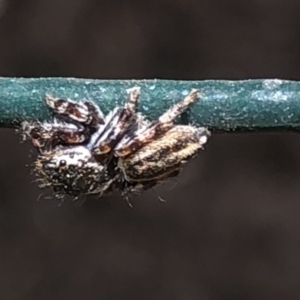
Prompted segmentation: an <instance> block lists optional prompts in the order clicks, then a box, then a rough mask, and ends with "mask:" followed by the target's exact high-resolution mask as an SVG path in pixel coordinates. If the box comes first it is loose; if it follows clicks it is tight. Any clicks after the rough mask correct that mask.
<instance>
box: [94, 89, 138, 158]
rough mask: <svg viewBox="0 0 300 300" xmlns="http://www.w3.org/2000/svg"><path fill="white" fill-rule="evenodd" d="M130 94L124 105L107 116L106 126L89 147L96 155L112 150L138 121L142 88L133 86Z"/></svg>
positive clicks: (129, 91) (128, 91)
mask: <svg viewBox="0 0 300 300" xmlns="http://www.w3.org/2000/svg"><path fill="white" fill-rule="evenodd" d="M127 93H128V96H127V100H126V102H125V104H124V106H123V107H116V108H115V109H114V110H113V111H112V112H111V113H109V114H108V115H107V116H106V118H105V126H104V127H103V128H102V129H101V130H99V131H98V133H97V134H95V135H94V136H93V137H92V139H91V141H90V143H89V147H91V148H92V149H93V153H94V154H95V155H96V156H102V155H105V154H107V153H109V152H111V151H112V150H113V149H114V148H115V147H116V145H117V144H118V143H119V142H120V140H121V139H122V138H123V137H124V134H125V133H126V132H127V130H128V129H129V128H130V127H131V126H133V125H135V123H136V118H137V114H136V106H137V103H138V99H139V95H140V88H139V87H133V88H130V89H128V90H127Z"/></svg>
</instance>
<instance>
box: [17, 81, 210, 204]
mask: <svg viewBox="0 0 300 300" xmlns="http://www.w3.org/2000/svg"><path fill="white" fill-rule="evenodd" d="M139 95H140V88H139V87H133V88H130V89H128V90H127V99H126V101H125V103H124V106H123V107H116V108H115V109H113V110H112V111H111V112H109V113H108V115H107V116H104V115H103V113H102V112H101V110H100V108H99V107H98V106H97V105H96V104H95V103H93V102H91V101H80V102H76V101H73V100H71V99H61V98H54V97H52V96H51V95H48V94H47V95H46V97H45V103H46V105H47V106H48V107H49V108H50V109H51V110H52V111H53V113H54V115H55V118H54V120H53V121H51V122H38V121H30V122H27V121H26V122H23V123H22V128H21V131H22V133H23V137H24V139H30V140H31V141H32V143H33V145H34V147H35V148H37V150H38V158H37V160H36V161H35V163H34V170H35V172H36V174H37V175H38V177H39V180H40V181H41V184H40V187H52V189H53V190H54V194H55V196H56V197H58V198H61V199H63V198H64V196H65V195H71V196H73V197H75V198H76V197H79V196H80V195H86V194H98V195H99V196H102V195H105V194H107V193H109V192H111V191H113V190H119V191H120V192H121V195H122V196H124V197H125V198H126V199H127V200H128V195H130V194H132V193H135V192H138V191H140V190H146V189H149V188H151V187H153V186H155V185H156V184H158V183H160V182H162V181H164V180H165V179H168V178H170V177H173V176H176V175H178V173H179V172H180V170H181V168H182V167H183V166H184V165H185V164H186V163H187V162H188V161H189V160H190V159H191V158H193V157H194V156H196V155H197V153H198V152H199V150H200V149H202V148H203V145H204V144H205V143H206V142H207V140H208V138H209V136H210V132H209V131H208V129H206V128H203V127H194V126H191V125H175V124H174V119H175V118H176V117H177V116H179V115H180V114H181V113H183V112H184V111H185V110H186V109H187V108H188V107H189V106H190V105H191V104H193V103H194V102H195V101H196V100H197V99H198V97H199V92H198V90H196V89H193V90H191V91H190V93H189V94H188V95H187V96H186V97H185V98H184V99H183V100H181V101H180V102H178V103H177V104H175V105H173V106H172V107H171V108H170V109H168V110H167V111H166V112H165V113H163V114H162V115H161V116H160V117H159V118H158V119H157V120H155V121H152V122H150V121H148V120H146V118H145V117H144V116H143V115H142V114H140V113H138V112H137V103H138V99H139Z"/></svg>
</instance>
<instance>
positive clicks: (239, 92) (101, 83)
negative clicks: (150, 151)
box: [0, 78, 300, 132]
mask: <svg viewBox="0 0 300 300" xmlns="http://www.w3.org/2000/svg"><path fill="white" fill-rule="evenodd" d="M133 86H140V87H141V99H140V106H139V108H140V111H141V112H142V113H144V114H145V115H146V116H147V117H148V118H149V119H155V118H157V117H158V116H159V115H160V114H161V113H162V112H163V111H165V110H166V109H167V108H168V107H170V105H172V104H173V103H175V102H176V101H178V100H179V99H181V98H182V97H183V96H184V95H186V93H188V92H189V91H190V90H191V89H192V88H197V89H199V90H200V92H201V99H200V101H199V102H198V103H196V104H195V105H194V106H193V108H192V109H191V110H190V111H188V112H187V113H186V114H184V116H183V118H182V119H181V122H183V123H192V124H195V125H201V126H206V127H209V128H210V129H211V130H213V131H216V132H226V131H250V130H256V131H275V130H291V131H298V130H299V129H300V83H299V82H296V81H288V80H278V79H261V80H244V81H227V80H204V81H175V80H91V79H74V78H28V79H27V78H0V126H2V127H18V126H19V125H20V123H21V122H22V121H24V120H29V119H40V120H44V119H48V120H49V119H51V113H50V111H49V110H48V109H47V107H46V105H45V103H44V102H43V99H44V96H45V94H46V93H49V94H51V95H53V96H57V97H63V98H64V97H68V98H72V99H75V100H76V99H77V100H79V99H89V100H93V101H95V102H96V103H97V104H99V105H100V107H101V109H102V110H103V112H104V113H107V112H108V111H109V110H111V109H112V108H114V107H115V106H116V105H121V104H122V102H123V100H124V98H125V97H126V89H127V88H130V87H133Z"/></svg>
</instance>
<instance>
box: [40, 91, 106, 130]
mask: <svg viewBox="0 0 300 300" xmlns="http://www.w3.org/2000/svg"><path fill="white" fill-rule="evenodd" d="M45 101H46V104H47V105H48V106H49V107H50V108H51V109H53V110H54V112H55V113H57V114H58V115H63V116H67V117H69V118H70V119H72V120H75V121H77V122H79V123H82V124H87V125H91V126H95V127H97V126H98V125H100V124H104V117H103V113H102V112H101V110H100V108H99V107H98V106H97V105H96V104H95V103H94V102H92V101H80V102H76V101H74V100H71V99H61V98H54V97H52V96H50V95H49V94H46V98H45Z"/></svg>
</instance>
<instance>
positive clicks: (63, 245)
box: [0, 0, 300, 300]
mask: <svg viewBox="0 0 300 300" xmlns="http://www.w3.org/2000/svg"><path fill="white" fill-rule="evenodd" d="M0 75H1V76H26V77H28V76H72V77H74V76H76V77H89V78H106V79H110V78H111V79H112V78H120V79H121V78H168V79H208V78H217V79H245V78H275V77H276V78H285V79H296V80H297V79H298V80H299V79H300V2H299V1H298V0H285V1H283V0H272V1H271V0H249V1H240V0H227V1H223V0H212V1H209V0H152V1H146V0H144V1H130V0H128V1H120V0H107V1H99V0H64V1H62V0H51V1H50V0H1V1H0ZM0 138H1V140H0V141H1V142H0V143H1V148H0V155H1V159H0V195H1V196H0V299H1V300H2V299H4V300H6V299H8V300H11V299H30V300H31V299H38V300H44V299H45V300H48V299H49V300H50V299H144V300H146V299H151V300H152V299H156V300H160V299H162V300H167V299H178V300H196V299H204V300H206V299H208V300H235V299H241V300H244V299H251V300H252V299H253V300H254V299H255V300H260V299H272V300H277V299H300V284H299V280H300V158H299V153H300V139H299V136H298V135H296V134H287V133H282V134H279V133H278V134H260V135H259V134H251V135H247V134H245V135H215V136H213V138H212V139H211V140H210V142H209V144H208V145H207V147H206V151H204V152H202V153H201V155H200V156H199V157H198V158H197V159H196V160H194V161H193V162H192V163H191V164H189V165H188V166H187V168H185V170H184V172H183V173H182V174H181V176H179V177H178V178H177V179H176V180H172V181H171V182H169V183H167V184H165V185H163V186H160V187H159V188H156V189H155V190H154V191H149V192H147V193H144V194H142V195H141V196H139V197H136V198H134V199H133V200H132V202H133V205H134V208H133V209H131V208H129V207H128V205H127V203H126V202H125V201H124V200H123V199H121V198H120V197H119V196H118V195H112V196H109V197H107V198H104V199H94V198H93V199H88V200H87V201H86V202H85V203H84V204H82V205H78V204H74V203H70V202H67V203H65V204H64V205H62V206H58V202H57V201H56V200H53V199H48V198H47V196H51V193H45V194H43V195H42V196H41V197H39V196H40V194H41V191H40V190H39V189H38V188H37V185H36V184H35V183H32V180H33V179H34V177H33V176H31V175H30V168H27V167H26V164H30V163H31V162H32V160H33V158H34V154H33V157H31V158H30V157H29V153H30V149H31V148H30V146H29V145H27V144H25V145H24V144H23V145H21V144H20V143H19V138H18V136H17V135H16V134H15V133H14V131H13V130H1V131H0ZM157 195H159V196H161V197H162V198H164V199H165V200H166V201H167V202H166V203H161V202H159V201H158V197H157ZM38 199H40V200H39V201H37V200H38Z"/></svg>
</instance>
